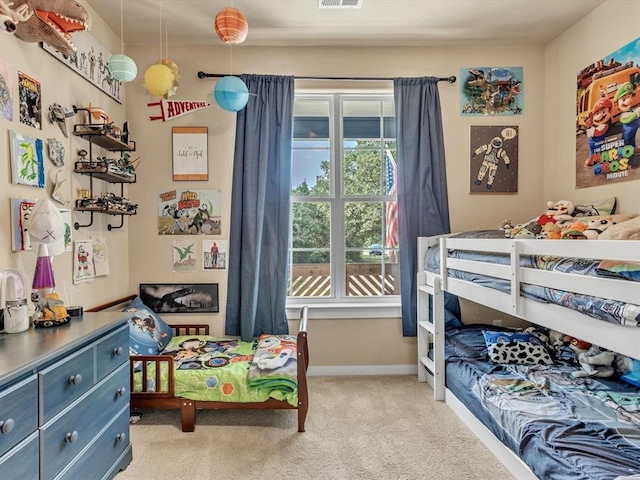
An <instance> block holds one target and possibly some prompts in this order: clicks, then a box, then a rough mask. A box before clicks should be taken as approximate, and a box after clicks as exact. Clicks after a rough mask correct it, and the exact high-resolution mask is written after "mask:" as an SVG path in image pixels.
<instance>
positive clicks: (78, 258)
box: [73, 240, 96, 284]
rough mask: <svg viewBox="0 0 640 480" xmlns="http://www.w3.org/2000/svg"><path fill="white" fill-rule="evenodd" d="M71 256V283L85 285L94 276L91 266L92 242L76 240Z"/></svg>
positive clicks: (93, 269)
mask: <svg viewBox="0 0 640 480" xmlns="http://www.w3.org/2000/svg"><path fill="white" fill-rule="evenodd" d="M74 247H75V250H74V254H73V283H74V284H78V283H86V282H90V281H91V280H93V278H94V277H95V276H96V272H95V268H94V266H93V240H76V241H75V242H74Z"/></svg>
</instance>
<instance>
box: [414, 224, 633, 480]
mask: <svg viewBox="0 0 640 480" xmlns="http://www.w3.org/2000/svg"><path fill="white" fill-rule="evenodd" d="M477 236H480V237H481V238H469V237H477ZM434 249H435V250H434ZM486 254H489V257H490V258H488V257H486ZM568 259H574V260H571V261H570V260H568ZM581 259H586V260H581ZM418 262H419V267H418V278H417V280H418V282H417V283H418V292H417V298H418V305H417V307H418V355H419V380H420V381H426V382H428V383H429V384H431V385H432V386H433V389H434V396H435V398H436V399H438V400H446V402H447V404H449V405H450V406H451V407H452V408H453V409H454V411H455V412H456V413H457V414H458V415H459V416H461V418H463V419H464V420H465V422H466V423H467V424H468V425H469V426H470V427H471V428H472V430H473V431H474V432H475V433H476V434H477V435H478V436H479V437H480V438H481V439H482V440H483V441H484V442H485V443H486V444H487V445H488V446H489V447H490V448H491V450H492V451H493V452H494V453H495V454H496V456H497V457H498V458H499V459H500V460H501V461H502V462H503V463H504V464H505V465H506V466H507V467H508V468H509V469H510V470H511V471H512V472H513V473H514V474H515V475H516V477H517V478H518V479H521V478H536V475H535V474H534V473H533V472H532V469H531V468H530V466H529V465H527V463H525V461H523V458H521V457H520V456H519V455H518V454H517V453H521V452H520V450H521V449H522V445H523V444H522V438H524V437H523V436H522V435H523V433H522V432H520V431H518V432H519V434H521V436H520V437H519V438H518V442H517V443H514V440H513V439H512V438H511V433H509V434H504V433H503V434H499V433H497V431H496V430H495V429H494V428H492V427H490V426H489V428H488V427H487V424H486V422H484V421H483V419H486V417H487V415H488V414H486V413H485V414H482V413H481V412H480V411H478V410H477V409H475V408H474V407H473V405H472V403H471V402H469V401H466V402H465V395H464V393H465V392H470V391H471V386H470V383H469V382H471V384H474V385H476V384H478V381H479V380H478V379H477V378H476V377H475V376H474V375H471V374H469V372H467V380H466V381H461V382H460V383H459V384H458V385H457V386H456V380H454V379H456V378H459V377H460V375H457V374H455V375H454V374H453V373H451V372H450V369H451V368H453V367H452V365H453V364H454V363H456V362H452V361H447V360H446V358H445V348H444V347H445V337H447V336H448V332H447V327H452V326H456V327H459V326H460V325H461V324H460V323H459V319H458V318H456V315H454V314H453V313H452V312H450V311H449V310H448V309H447V302H446V299H447V297H448V296H449V295H455V296H458V297H460V298H465V299H468V300H471V301H473V302H476V303H479V304H482V305H486V306H488V307H491V308H493V309H495V310H498V311H501V312H505V313H508V314H510V315H513V316H516V317H519V318H521V319H524V320H527V321H530V322H532V323H534V324H537V325H540V326H542V327H546V328H549V329H553V330H557V331H559V332H562V333H564V334H566V335H570V336H572V337H576V338H579V339H582V340H585V341H587V342H590V343H592V344H595V345H599V346H600V347H603V348H605V349H609V350H612V351H614V352H618V353H620V354H623V355H625V356H627V357H631V358H635V359H639V358H640V328H639V325H640V307H638V304H640V282H638V270H639V268H638V267H640V245H639V244H638V242H637V241H629V240H625V241H623V240H596V241H584V240H580V241H571V240H514V239H505V238H504V232H500V231H496V232H493V231H491V232H481V233H480V234H479V235H477V234H473V235H470V234H463V235H459V236H450V235H447V236H440V237H424V238H419V239H418ZM545 268H548V269H545ZM554 303H555V304H554ZM429 309H431V310H432V311H433V316H431V317H430V315H429ZM474 355H475V354H474ZM463 364H464V365H465V367H464V368H466V369H471V367H470V365H472V366H473V367H474V368H475V367H477V368H478V369H479V370H480V371H482V372H484V373H487V369H488V370H489V372H490V373H496V372H493V371H492V370H491V369H493V368H494V367H496V366H495V365H493V364H492V363H491V362H487V361H486V359H484V358H481V357H479V358H475V359H474V360H473V361H471V362H468V361H466V360H465V361H464V362H463ZM639 365H640V363H638V362H636V363H635V368H636V369H638V366H639ZM471 370H473V369H471ZM636 374H638V373H636ZM450 375H451V376H450ZM463 377H464V376H463ZM470 378H475V379H474V380H470ZM494 380H495V379H494ZM452 382H453V383H452ZM474 382H475V383H474ZM499 383H500V382H498V384H499ZM575 390H576V391H580V390H582V391H584V389H583V388H582V386H581V387H580V388H576V389H575ZM565 394H566V392H561V395H565ZM475 396H476V397H477V398H480V397H478V396H477V395H475ZM467 400H468V399H467ZM635 401H636V405H638V408H640V403H639V401H638V400H637V399H636V400H635ZM485 403H486V401H485ZM517 405H518V402H513V404H512V405H511V407H512V408H517ZM494 415H495V418H497V419H498V425H501V426H502V427H504V426H505V424H508V422H509V420H508V419H507V418H506V417H504V416H502V415H498V414H496V413H495V412H494V414H491V415H489V416H494ZM516 424H517V422H516ZM527 425H528V427H527V428H531V430H526V432H530V436H529V437H527V442H528V443H527V444H528V445H533V444H535V442H536V441H539V440H544V441H545V442H546V441H547V440H548V438H547V437H549V436H554V435H555V436H559V437H562V438H564V435H565V434H566V433H567V432H573V431H579V430H580V429H581V428H583V427H580V426H575V425H573V426H568V425H565V424H562V422H560V423H558V424H554V425H553V428H551V429H549V428H546V429H542V430H541V428H542V427H541V425H535V422H534V423H531V422H529V423H528V424H527ZM514 428H515V427H514ZM607 428H608V427H607ZM616 428H617V427H616ZM554 429H555V430H554ZM523 432H524V429H523ZM594 434H595V433H594V430H590V431H589V433H587V434H585V435H586V436H585V437H584V438H582V440H579V441H585V442H588V441H590V439H591V435H594ZM505 435H506V436H505ZM634 441H635V440H634ZM543 443H544V442H543ZM506 445H508V446H509V447H512V448H508V447H507V446H506ZM574 447H575V445H573V446H571V444H569V445H564V446H562V447H556V448H560V449H569V450H570V449H572V448H574ZM637 447H638V444H637V443H636V444H635V446H634V448H637ZM532 448H533V447H532ZM536 448H539V446H538V447H536ZM514 451H515V453H514ZM634 454H636V455H637V452H636V453H634ZM541 455H543V454H542V453H541V451H539V452H538V454H537V456H538V459H537V460H536V462H538V463H540V462H542V463H544V462H543V460H541V459H540V456H541ZM576 455H577V456H578V457H580V456H581V454H576ZM525 460H527V461H528V462H533V461H534V460H533V459H525ZM547 460H548V459H547ZM550 461H551V463H552V464H553V462H555V461H556V460H550ZM558 461H560V460H558ZM534 463H535V462H534ZM636 470H637V467H636ZM538 473H540V472H538ZM574 473H575V472H574ZM634 473H635V474H640V471H635V472H634ZM541 478H615V476H605V477H597V476H595V477H581V476H580V475H578V474H575V476H569V475H567V476H553V475H547V476H543V477H541Z"/></svg>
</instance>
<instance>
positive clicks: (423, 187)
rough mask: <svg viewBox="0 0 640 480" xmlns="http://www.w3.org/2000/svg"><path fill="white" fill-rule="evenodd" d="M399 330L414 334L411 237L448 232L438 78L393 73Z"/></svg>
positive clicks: (414, 242) (414, 264)
mask: <svg viewBox="0 0 640 480" xmlns="http://www.w3.org/2000/svg"><path fill="white" fill-rule="evenodd" d="M393 91H394V101H395V114H396V139H397V145H398V224H399V230H400V238H399V239H400V286H401V291H402V293H401V299H402V334H403V335H404V336H406V337H410V336H415V335H417V311H416V309H417V303H416V302H417V295H416V288H417V285H416V282H417V279H416V275H417V273H418V268H417V264H418V261H420V262H422V259H417V258H416V256H417V252H416V246H417V239H418V237H421V236H429V235H440V234H442V233H449V232H450V225H449V203H448V200H447V198H448V197H447V174H446V168H445V158H444V139H443V134H442V113H441V108H440V95H439V93H438V79H437V78H434V77H420V78H395V79H394V80H393Z"/></svg>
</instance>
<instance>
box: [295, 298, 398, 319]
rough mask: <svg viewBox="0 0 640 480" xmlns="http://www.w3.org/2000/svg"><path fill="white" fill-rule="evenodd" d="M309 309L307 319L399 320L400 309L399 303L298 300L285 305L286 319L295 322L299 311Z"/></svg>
mask: <svg viewBox="0 0 640 480" xmlns="http://www.w3.org/2000/svg"><path fill="white" fill-rule="evenodd" d="M304 305H307V306H308V307H309V318H312V319H314V320H315V319H317V318H334V319H335V318H340V319H342V318H354V319H355V318H362V319H369V318H401V317H402V308H401V306H400V302H399V301H398V302H394V303H371V302H367V303H327V302H323V303H317V302H311V301H310V302H304V300H302V301H301V300H298V301H296V302H295V303H293V302H288V303H287V319H288V320H297V319H298V318H299V317H300V309H301V308H302V307H303V306H304Z"/></svg>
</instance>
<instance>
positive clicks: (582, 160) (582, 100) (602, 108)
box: [576, 38, 640, 188]
mask: <svg viewBox="0 0 640 480" xmlns="http://www.w3.org/2000/svg"><path fill="white" fill-rule="evenodd" d="M576 86H577V93H576V112H577V118H576V132H577V133H576V188H586V187H596V186H600V185H610V184H613V183H620V182H626V181H630V180H640V149H638V148H637V146H638V142H639V140H638V135H637V133H638V127H640V38H637V39H635V40H634V41H632V42H631V43H628V44H627V45H625V46H623V47H621V48H619V49H618V50H616V51H615V52H613V53H612V54H610V55H607V56H606V57H603V58H601V59H599V60H597V61H596V62H595V63H592V64H591V65H589V66H587V67H585V68H583V69H582V70H581V71H580V72H578V76H577V81H576Z"/></svg>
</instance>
